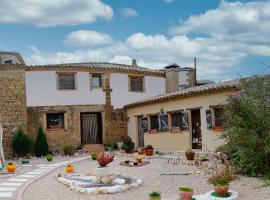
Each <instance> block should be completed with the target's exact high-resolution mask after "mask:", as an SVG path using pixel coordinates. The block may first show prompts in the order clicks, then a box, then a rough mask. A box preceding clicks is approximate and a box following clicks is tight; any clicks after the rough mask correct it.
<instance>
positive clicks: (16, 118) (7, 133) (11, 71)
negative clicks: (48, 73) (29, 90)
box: [0, 65, 27, 157]
mask: <svg viewBox="0 0 270 200" xmlns="http://www.w3.org/2000/svg"><path fill="white" fill-rule="evenodd" d="M0 124H2V126H3V130H4V135H3V147H4V154H5V156H6V157H11V156H12V155H13V152H12V145H11V143H12V138H13V135H14V131H15V130H16V128H18V127H21V128H22V129H23V130H26V124H27V112H26V94H25V69H24V67H22V66H21V67H19V66H16V65H14V66H13V65H4V66H3V65H2V66H0Z"/></svg>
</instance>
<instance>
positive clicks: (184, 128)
mask: <svg viewBox="0 0 270 200" xmlns="http://www.w3.org/2000/svg"><path fill="white" fill-rule="evenodd" d="M181 117H182V122H181V130H182V131H188V130H189V125H188V112H182V113H181Z"/></svg>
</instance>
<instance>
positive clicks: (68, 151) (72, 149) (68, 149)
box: [63, 145, 76, 156]
mask: <svg viewBox="0 0 270 200" xmlns="http://www.w3.org/2000/svg"><path fill="white" fill-rule="evenodd" d="M63 151H64V154H65V155H69V156H71V155H73V154H74V153H75V151H76V148H75V147H74V146H72V145H66V146H65V147H64V149H63Z"/></svg>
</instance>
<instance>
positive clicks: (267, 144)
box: [225, 76, 270, 176]
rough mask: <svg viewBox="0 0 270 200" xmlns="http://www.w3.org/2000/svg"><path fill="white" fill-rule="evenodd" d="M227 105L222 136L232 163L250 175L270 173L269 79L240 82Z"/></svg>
mask: <svg viewBox="0 0 270 200" xmlns="http://www.w3.org/2000/svg"><path fill="white" fill-rule="evenodd" d="M240 88H241V91H240V92H239V93H238V94H237V95H235V96H234V97H232V98H230V100H229V104H228V106H227V109H226V117H227V123H226V126H225V130H226V131H225V138H226V139H227V142H228V143H227V151H228V154H229V158H230V160H231V162H232V164H233V165H234V166H235V167H236V168H237V169H238V170H239V171H240V172H242V173H244V174H246V175H250V176H257V175H260V174H262V175H268V174H270V131H269V130H270V129H269V128H270V79H269V77H268V76H267V77H254V78H251V79H243V80H241V82H240Z"/></svg>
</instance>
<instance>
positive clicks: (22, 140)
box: [12, 128, 32, 156]
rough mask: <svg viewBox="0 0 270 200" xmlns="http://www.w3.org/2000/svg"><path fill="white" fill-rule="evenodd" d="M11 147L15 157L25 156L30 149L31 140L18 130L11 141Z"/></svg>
mask: <svg viewBox="0 0 270 200" xmlns="http://www.w3.org/2000/svg"><path fill="white" fill-rule="evenodd" d="M12 147H13V150H14V152H15V153H16V154H17V155H19V156H26V155H27V154H28V153H29V152H30V150H31V148H32V140H31V139H30V138H29V137H28V135H26V134H25V133H24V131H23V130H22V129H21V128H18V129H17V131H16V133H15V135H14V137H13V139H12Z"/></svg>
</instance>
